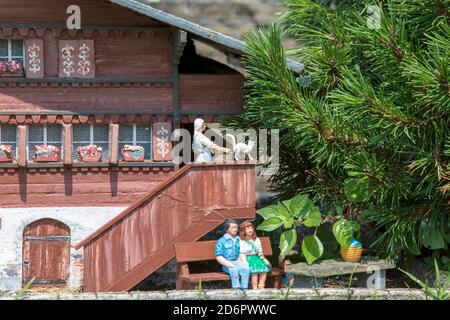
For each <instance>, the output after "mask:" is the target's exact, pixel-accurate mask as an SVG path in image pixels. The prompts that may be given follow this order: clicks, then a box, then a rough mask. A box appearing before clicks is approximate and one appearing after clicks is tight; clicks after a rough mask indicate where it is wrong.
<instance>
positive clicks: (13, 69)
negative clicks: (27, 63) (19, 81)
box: [0, 60, 25, 77]
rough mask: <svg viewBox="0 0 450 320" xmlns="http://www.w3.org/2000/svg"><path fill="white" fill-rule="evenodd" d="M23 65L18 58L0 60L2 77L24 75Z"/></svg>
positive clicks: (0, 75)
mask: <svg viewBox="0 0 450 320" xmlns="http://www.w3.org/2000/svg"><path fill="white" fill-rule="evenodd" d="M24 76H25V73H24V69H23V65H22V64H21V63H20V62H19V61H17V60H11V61H0V77H24Z"/></svg>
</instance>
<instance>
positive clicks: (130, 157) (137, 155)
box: [122, 144, 145, 162]
mask: <svg viewBox="0 0 450 320" xmlns="http://www.w3.org/2000/svg"><path fill="white" fill-rule="evenodd" d="M122 156H123V160H124V161H128V162H142V161H144V158H145V150H144V148H143V147H141V146H133V145H128V144H126V145H124V146H123V148H122Z"/></svg>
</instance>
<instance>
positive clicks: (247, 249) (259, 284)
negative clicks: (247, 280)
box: [239, 221, 272, 289]
mask: <svg viewBox="0 0 450 320" xmlns="http://www.w3.org/2000/svg"><path fill="white" fill-rule="evenodd" d="M239 235H240V237H241V256H243V259H245V260H246V262H247V264H248V266H249V268H250V274H251V277H252V287H253V289H264V287H265V285H266V279H267V273H268V272H269V271H270V269H271V268H272V266H271V265H270V262H269V260H267V259H266V257H264V252H263V248H262V244H261V239H259V238H258V236H257V235H256V231H255V227H254V226H253V224H252V223H251V222H250V221H245V222H243V223H242V224H241V228H240V231H239ZM258 277H259V281H258Z"/></svg>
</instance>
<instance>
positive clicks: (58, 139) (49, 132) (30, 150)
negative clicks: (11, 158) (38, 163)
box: [27, 124, 63, 161]
mask: <svg viewBox="0 0 450 320" xmlns="http://www.w3.org/2000/svg"><path fill="white" fill-rule="evenodd" d="M62 131H63V129H62V126H61V125H59V124H34V125H29V126H28V130H27V158H28V160H29V161H32V160H33V158H34V151H35V146H36V145H44V146H48V145H51V146H54V147H57V148H59V150H60V151H61V153H62V144H63V142H62V140H63V133H62Z"/></svg>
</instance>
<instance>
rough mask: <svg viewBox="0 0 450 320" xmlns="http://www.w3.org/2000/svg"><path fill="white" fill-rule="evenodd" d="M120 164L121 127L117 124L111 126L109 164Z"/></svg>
mask: <svg viewBox="0 0 450 320" xmlns="http://www.w3.org/2000/svg"><path fill="white" fill-rule="evenodd" d="M118 162H119V125H118V124H117V123H110V124H109V163H110V164H117V163H118Z"/></svg>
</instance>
